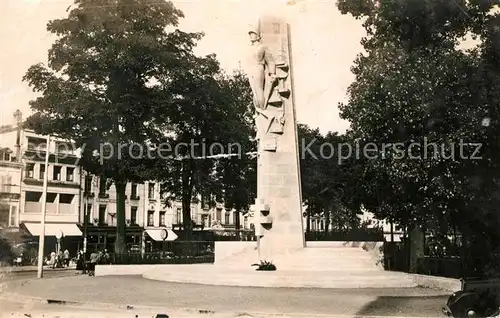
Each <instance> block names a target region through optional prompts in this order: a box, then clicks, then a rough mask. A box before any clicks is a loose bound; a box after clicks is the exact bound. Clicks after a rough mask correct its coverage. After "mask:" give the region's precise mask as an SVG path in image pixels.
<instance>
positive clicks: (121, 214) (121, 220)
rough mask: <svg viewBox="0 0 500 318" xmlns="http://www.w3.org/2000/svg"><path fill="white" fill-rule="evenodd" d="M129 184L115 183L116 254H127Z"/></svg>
mask: <svg viewBox="0 0 500 318" xmlns="http://www.w3.org/2000/svg"><path fill="white" fill-rule="evenodd" d="M126 187H127V183H126V182H123V181H118V182H115V188H116V241H115V253H116V254H125V253H126V252H127V246H126V238H125V189H126Z"/></svg>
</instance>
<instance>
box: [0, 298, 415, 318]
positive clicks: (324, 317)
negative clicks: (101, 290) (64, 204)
mask: <svg viewBox="0 0 500 318" xmlns="http://www.w3.org/2000/svg"><path fill="white" fill-rule="evenodd" d="M0 299H4V300H8V301H9V300H10V301H16V302H19V299H23V301H26V302H32V303H39V304H48V305H55V306H57V305H59V306H69V307H81V308H86V309H94V310H99V309H103V310H127V311H148V312H155V313H167V314H168V315H174V316H175V315H182V314H185V315H186V314H188V315H189V317H195V316H203V317H212V316H215V315H217V316H223V317H234V318H422V317H408V316H404V317H403V316H401V317H398V316H390V317H389V316H370V315H341V314H333V315H332V314H306V313H264V312H245V311H215V310H211V309H193V308H166V307H157V306H143V305H125V304H115V303H94V302H80V301H67V300H57V299H47V298H42V297H34V296H25V295H22V294H14V293H4V294H0Z"/></svg>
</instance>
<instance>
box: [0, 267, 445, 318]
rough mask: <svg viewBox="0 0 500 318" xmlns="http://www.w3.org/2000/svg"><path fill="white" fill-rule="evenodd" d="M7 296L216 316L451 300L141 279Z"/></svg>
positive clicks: (428, 311) (424, 313)
mask: <svg viewBox="0 0 500 318" xmlns="http://www.w3.org/2000/svg"><path fill="white" fill-rule="evenodd" d="M7 292H10V293H14V294H20V295H26V296H32V297H42V298H45V299H56V300H66V301H76V302H83V303H110V304H121V305H134V306H152V307H162V308H172V309H182V308H190V309H196V310H199V309H202V310H208V311H214V312H228V311H232V312H240V313H244V312H247V313H258V312H265V313H276V314H279V313H288V314H292V313H296V314H301V315H305V314H310V315H318V314H323V315H325V314H330V315H337V314H341V315H390V316H405V317H409V316H416V317H437V316H442V315H443V314H442V313H441V306H442V305H443V304H444V303H445V301H446V299H447V296H446V295H445V294H444V293H443V292H440V291H435V290H430V289H419V288H406V289H359V290H347V289H342V290H335V289H292V288H251V287H228V286H207V285H196V284H176V283H167V282H159V281H151V280H147V279H143V278H142V277H139V276H104V277H88V276H73V277H60V278H46V279H42V280H28V281H24V282H22V283H19V282H17V283H16V282H12V283H10V284H8V288H7Z"/></svg>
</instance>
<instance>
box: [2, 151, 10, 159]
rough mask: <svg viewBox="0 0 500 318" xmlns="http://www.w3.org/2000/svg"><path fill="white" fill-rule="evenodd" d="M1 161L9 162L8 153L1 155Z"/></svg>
mask: <svg viewBox="0 0 500 318" xmlns="http://www.w3.org/2000/svg"><path fill="white" fill-rule="evenodd" d="M3 160H5V161H10V153H8V152H6V153H4V154H3Z"/></svg>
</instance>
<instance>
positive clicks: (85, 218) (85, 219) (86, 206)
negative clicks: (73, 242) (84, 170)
mask: <svg viewBox="0 0 500 318" xmlns="http://www.w3.org/2000/svg"><path fill="white" fill-rule="evenodd" d="M87 178H88V175H87V174H85V185H86V184H87ZM88 191H90V189H85V186H84V192H83V197H84V202H85V204H84V208H83V270H82V274H85V273H86V272H87V227H88V220H89V215H88V212H89V211H88V210H89V202H88V197H89V196H88Z"/></svg>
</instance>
